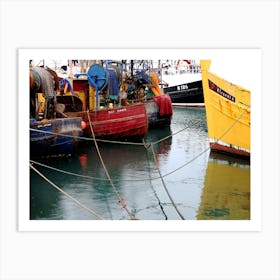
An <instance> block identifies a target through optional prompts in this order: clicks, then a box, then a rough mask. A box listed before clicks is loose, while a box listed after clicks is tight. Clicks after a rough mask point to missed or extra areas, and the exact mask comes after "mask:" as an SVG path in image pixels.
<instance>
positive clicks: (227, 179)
mask: <svg viewBox="0 0 280 280" xmlns="http://www.w3.org/2000/svg"><path fill="white" fill-rule="evenodd" d="M197 219H199V220H249V219H250V164H249V162H248V161H242V160H237V159H235V158H231V157H227V156H222V155H219V154H214V153H211V155H210V157H209V160H208V166H207V170H206V176H205V183H204V188H203V192H202V195H201V202H200V207H199V211H198V214H197Z"/></svg>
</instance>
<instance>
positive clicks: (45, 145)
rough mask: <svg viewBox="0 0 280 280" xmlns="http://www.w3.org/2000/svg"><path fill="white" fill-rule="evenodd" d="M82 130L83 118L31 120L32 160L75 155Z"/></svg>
mask: <svg viewBox="0 0 280 280" xmlns="http://www.w3.org/2000/svg"><path fill="white" fill-rule="evenodd" d="M82 128H83V122H82V119H81V118H57V119H49V120H47V119H43V120H41V121H36V120H35V119H33V118H32V119H30V158H37V157H54V156H69V155H72V154H74V153H75V152H76V151H77V148H78V145H79V142H80V138H79V137H81V136H82V135H83V129H82Z"/></svg>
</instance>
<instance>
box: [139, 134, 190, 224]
mask: <svg viewBox="0 0 280 280" xmlns="http://www.w3.org/2000/svg"><path fill="white" fill-rule="evenodd" d="M143 143H144V145H145V147H146V144H145V140H144V139H143ZM150 147H151V150H152V153H153V157H154V162H155V165H156V168H157V170H158V173H159V176H160V178H161V182H162V185H163V187H164V189H165V191H166V193H167V195H168V197H169V199H170V201H171V203H172V205H173V207H174V208H175V210H176V212H177V213H178V215H179V216H180V218H181V219H182V220H185V218H184V216H183V215H182V214H181V212H180V211H179V209H178V208H177V206H176V204H175V202H174V200H173V199H172V197H171V195H170V193H169V191H168V189H167V187H166V184H165V182H164V180H163V177H162V175H161V172H160V169H159V164H158V161H157V158H156V154H155V151H154V146H153V145H150Z"/></svg>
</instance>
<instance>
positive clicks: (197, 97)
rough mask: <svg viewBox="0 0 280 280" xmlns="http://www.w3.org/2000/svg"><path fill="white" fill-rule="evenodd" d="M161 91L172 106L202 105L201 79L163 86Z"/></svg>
mask: <svg viewBox="0 0 280 280" xmlns="http://www.w3.org/2000/svg"><path fill="white" fill-rule="evenodd" d="M163 91H164V93H165V94H168V95H169V96H170V98H171V101H172V105H174V106H183V107H204V96H203V89H202V80H198V81H193V82H189V83H184V84H179V85H175V86H170V87H165V88H163Z"/></svg>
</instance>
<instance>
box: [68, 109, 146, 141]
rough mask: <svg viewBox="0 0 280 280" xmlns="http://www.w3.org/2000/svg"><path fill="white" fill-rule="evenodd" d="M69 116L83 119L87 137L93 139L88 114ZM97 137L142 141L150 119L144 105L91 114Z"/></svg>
mask: <svg viewBox="0 0 280 280" xmlns="http://www.w3.org/2000/svg"><path fill="white" fill-rule="evenodd" d="M67 115H68V116H72V117H73V116H76V117H78V116H79V117H82V119H83V121H84V122H86V124H87V127H86V129H85V130H84V135H85V136H86V137H91V136H92V133H91V128H90V124H89V120H88V113H87V112H67ZM89 116H90V121H91V125H92V128H93V132H94V134H95V137H97V138H107V139H112V140H113V139H121V138H138V139H141V138H143V137H144V136H145V134H146V133H147V131H148V118H147V115H146V109H145V105H144V104H134V105H130V106H126V107H120V108H114V109H111V110H109V109H108V110H99V111H90V112H89Z"/></svg>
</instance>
